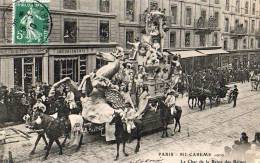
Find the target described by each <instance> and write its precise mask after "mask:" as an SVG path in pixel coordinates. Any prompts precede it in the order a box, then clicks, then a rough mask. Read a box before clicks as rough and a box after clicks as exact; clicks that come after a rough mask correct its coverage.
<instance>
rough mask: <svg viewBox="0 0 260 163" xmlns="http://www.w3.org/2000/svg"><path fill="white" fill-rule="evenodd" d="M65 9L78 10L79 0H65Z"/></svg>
mask: <svg viewBox="0 0 260 163" xmlns="http://www.w3.org/2000/svg"><path fill="white" fill-rule="evenodd" d="M63 8H64V9H71V10H76V9H77V0H63Z"/></svg>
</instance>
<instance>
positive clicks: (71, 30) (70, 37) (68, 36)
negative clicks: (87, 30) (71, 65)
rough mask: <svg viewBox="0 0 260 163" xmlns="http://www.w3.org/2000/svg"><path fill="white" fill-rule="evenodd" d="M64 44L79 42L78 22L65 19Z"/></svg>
mask: <svg viewBox="0 0 260 163" xmlns="http://www.w3.org/2000/svg"><path fill="white" fill-rule="evenodd" d="M63 38H64V43H75V42H77V20H76V19H68V18H66V19H64V34H63Z"/></svg>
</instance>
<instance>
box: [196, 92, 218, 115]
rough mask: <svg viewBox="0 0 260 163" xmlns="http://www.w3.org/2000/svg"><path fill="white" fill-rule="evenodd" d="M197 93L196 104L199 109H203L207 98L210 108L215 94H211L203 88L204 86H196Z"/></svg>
mask: <svg viewBox="0 0 260 163" xmlns="http://www.w3.org/2000/svg"><path fill="white" fill-rule="evenodd" d="M198 90H199V93H198V96H197V98H198V105H199V108H200V110H201V111H202V110H204V109H205V107H206V99H207V98H209V102H210V108H212V101H213V97H214V96H215V94H213V92H212V91H210V90H208V89H204V88H202V89H201V88H198Z"/></svg>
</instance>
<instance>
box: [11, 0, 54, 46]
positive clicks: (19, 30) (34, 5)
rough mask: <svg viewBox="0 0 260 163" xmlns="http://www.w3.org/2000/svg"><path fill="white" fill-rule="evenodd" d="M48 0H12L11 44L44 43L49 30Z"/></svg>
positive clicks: (46, 41)
mask: <svg viewBox="0 0 260 163" xmlns="http://www.w3.org/2000/svg"><path fill="white" fill-rule="evenodd" d="M50 24H51V16H50V12H49V0H16V1H13V29H12V36H13V39H12V40H13V41H12V42H13V44H46V43H48V37H49V34H50V31H51V27H50Z"/></svg>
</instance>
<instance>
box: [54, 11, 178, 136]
mask: <svg viewBox="0 0 260 163" xmlns="http://www.w3.org/2000/svg"><path fill="white" fill-rule="evenodd" d="M141 21H143V22H144V24H145V27H144V30H143V31H142V36H141V39H136V40H135V41H134V42H128V44H130V45H132V50H131V52H130V53H129V55H125V51H124V49H123V48H121V47H117V48H116V49H115V50H114V51H113V52H111V53H103V52H98V53H97V56H99V57H100V58H102V59H103V60H105V61H106V63H107V64H106V65H104V66H102V67H101V68H99V69H98V70H97V71H96V72H93V73H90V74H88V75H86V76H85V77H84V78H83V80H82V81H81V83H80V85H79V87H78V91H77V90H76V86H75V84H74V82H73V81H72V80H70V79H69V78H66V79H64V80H62V81H60V82H58V83H55V84H54V86H53V87H52V90H51V91H50V97H52V96H54V94H55V93H54V92H55V90H56V89H57V88H58V87H59V86H60V85H61V84H62V83H67V84H68V85H69V86H70V87H71V88H72V90H73V91H74V92H76V94H77V95H78V94H84V97H81V105H82V116H83V118H84V119H85V120H86V121H87V122H88V123H86V125H85V126H86V129H87V131H88V132H89V133H90V134H100V133H101V135H102V136H105V137H106V140H107V141H110V140H113V136H114V130H113V129H114V126H111V125H109V122H111V120H112V118H113V114H114V112H117V111H120V110H121V111H123V112H124V111H125V110H127V109H126V108H127V107H129V106H126V104H125V99H124V97H123V96H122V94H121V92H120V88H119V87H120V86H122V85H124V84H125V85H128V86H129V87H130V88H129V91H130V95H131V98H132V99H133V101H134V107H135V108H133V109H134V110H135V111H134V113H132V114H131V115H130V116H128V119H131V120H135V119H139V120H141V121H142V123H143V126H144V130H143V132H150V131H153V130H156V129H160V128H161V127H162V126H161V123H160V113H159V111H157V109H158V108H157V107H158V106H157V105H156V101H158V100H163V99H164V97H165V94H166V93H167V90H169V89H175V88H176V87H175V86H176V84H177V82H178V79H179V76H180V75H181V73H182V71H181V65H180V62H179V59H180V57H179V56H175V55H172V54H169V53H167V52H165V51H164V48H163V47H164V38H165V36H166V31H167V23H166V22H167V20H166V16H165V9H164V10H161V9H158V8H157V9H152V10H150V11H148V10H146V11H145V13H144V14H143V17H142V20H141ZM124 71H125V72H124ZM126 71H127V73H129V74H132V75H130V78H128V79H126V78H122V77H124V76H125V75H126ZM131 76H132V77H131ZM117 81H121V83H120V84H118V83H117ZM79 92H80V93H79ZM154 104H155V105H154ZM126 114H128V113H126ZM111 137H112V138H111Z"/></svg>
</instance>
